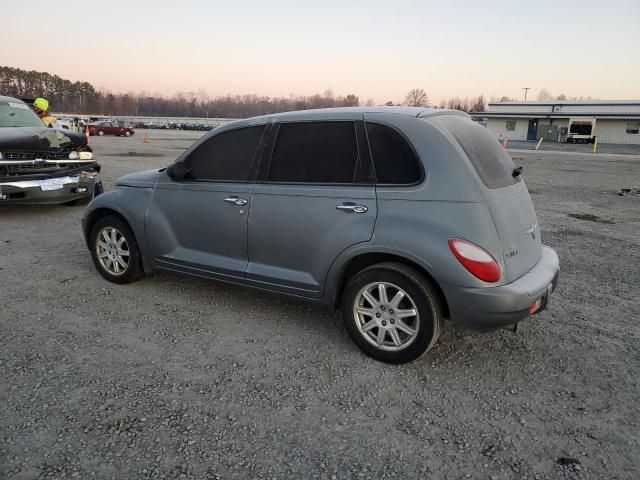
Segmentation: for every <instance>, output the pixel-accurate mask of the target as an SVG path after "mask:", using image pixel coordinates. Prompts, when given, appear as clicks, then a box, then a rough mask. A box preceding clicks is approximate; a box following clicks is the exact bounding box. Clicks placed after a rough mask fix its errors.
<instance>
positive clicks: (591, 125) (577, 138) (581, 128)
mask: <svg viewBox="0 0 640 480" xmlns="http://www.w3.org/2000/svg"><path fill="white" fill-rule="evenodd" d="M595 131H596V119H595V117H579V118H570V119H569V127H568V132H567V142H568V143H593V142H594V141H595V139H596V137H595Z"/></svg>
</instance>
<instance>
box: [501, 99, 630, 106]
mask: <svg viewBox="0 0 640 480" xmlns="http://www.w3.org/2000/svg"><path fill="white" fill-rule="evenodd" d="M492 105H513V106H530V105H533V106H536V105H537V106H539V105H572V106H575V105H593V106H603V105H611V106H616V105H634V106H637V105H640V100H544V101H529V102H518V101H515V102H494V103H489V106H492Z"/></svg>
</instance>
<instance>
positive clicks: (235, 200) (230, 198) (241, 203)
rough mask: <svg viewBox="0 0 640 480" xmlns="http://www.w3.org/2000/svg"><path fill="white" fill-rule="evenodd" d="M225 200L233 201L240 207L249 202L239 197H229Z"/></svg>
mask: <svg viewBox="0 0 640 480" xmlns="http://www.w3.org/2000/svg"><path fill="white" fill-rule="evenodd" d="M224 201H225V202H227V203H233V204H234V205H238V206H240V207H242V206H243V205H246V204H247V203H249V202H247V201H246V200H245V199H244V198H238V197H227V198H225V199H224Z"/></svg>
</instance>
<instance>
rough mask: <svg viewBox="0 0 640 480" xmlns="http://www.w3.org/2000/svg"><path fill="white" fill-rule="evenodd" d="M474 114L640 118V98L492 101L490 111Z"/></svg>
mask: <svg viewBox="0 0 640 480" xmlns="http://www.w3.org/2000/svg"><path fill="white" fill-rule="evenodd" d="M472 116H474V117H476V118H477V117H528V118H537V117H545V118H569V117H607V118H627V119H628V118H639V117H640V100H581V101H562V100H549V101H544V102H498V103H490V104H489V111H487V112H473V113H472Z"/></svg>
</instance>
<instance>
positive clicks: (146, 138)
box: [142, 132, 149, 143]
mask: <svg viewBox="0 0 640 480" xmlns="http://www.w3.org/2000/svg"><path fill="white" fill-rule="evenodd" d="M142 143H149V134H148V133H147V132H144V140H142Z"/></svg>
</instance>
